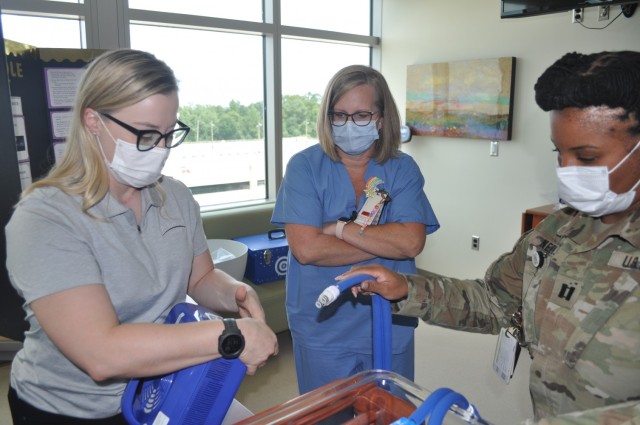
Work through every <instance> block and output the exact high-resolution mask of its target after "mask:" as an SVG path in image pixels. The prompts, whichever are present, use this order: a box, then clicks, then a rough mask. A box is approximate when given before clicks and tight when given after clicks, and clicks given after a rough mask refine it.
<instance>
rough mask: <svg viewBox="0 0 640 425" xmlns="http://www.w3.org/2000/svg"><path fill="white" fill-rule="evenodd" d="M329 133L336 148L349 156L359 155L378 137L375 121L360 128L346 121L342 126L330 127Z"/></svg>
mask: <svg viewBox="0 0 640 425" xmlns="http://www.w3.org/2000/svg"><path fill="white" fill-rule="evenodd" d="M331 133H332V135H333V141H334V143H335V144H336V146H338V147H339V148H340V149H342V150H343V151H344V152H345V153H346V154H349V155H359V154H361V153H362V152H364V151H366V150H367V149H369V147H370V146H371V145H373V143H374V142H375V141H376V140H378V138H379V137H380V135H379V134H378V128H377V126H376V122H375V121H371V122H370V123H369V124H367V125H365V126H362V127H360V126H357V125H356V124H355V123H353V122H351V121H347V123H346V124H345V125H343V126H340V127H335V126H334V127H332V131H331Z"/></svg>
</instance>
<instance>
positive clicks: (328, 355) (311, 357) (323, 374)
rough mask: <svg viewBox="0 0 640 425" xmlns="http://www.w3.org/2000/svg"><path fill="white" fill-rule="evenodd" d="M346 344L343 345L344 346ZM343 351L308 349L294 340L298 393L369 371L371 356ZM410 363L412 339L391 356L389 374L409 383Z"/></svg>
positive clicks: (412, 352) (371, 367)
mask: <svg viewBox="0 0 640 425" xmlns="http://www.w3.org/2000/svg"><path fill="white" fill-rule="evenodd" d="M347 344H348V343H345V345H347ZM347 350H348V347H343V348H341V349H340V350H339V351H328V350H327V351H325V350H317V349H312V348H308V347H304V346H302V345H300V344H297V343H296V339H295V338H294V339H293V356H294V360H295V362H296V373H297V375H298V391H300V394H304V393H307V392H309V391H312V390H315V389H316V388H319V387H321V386H323V385H325V384H328V383H330V382H333V381H335V380H337V379H340V378H345V377H347V376H351V375H354V374H356V373H358V372H361V371H363V370H371V369H373V355H372V354H362V353H354V352H349V351H347ZM414 361H415V358H414V340H413V338H412V339H411V343H410V344H409V346H408V347H407V351H405V352H404V353H400V354H393V355H392V359H391V367H392V371H393V372H396V373H397V374H399V375H402V376H404V377H405V378H407V379H409V380H410V381H413V379H414Z"/></svg>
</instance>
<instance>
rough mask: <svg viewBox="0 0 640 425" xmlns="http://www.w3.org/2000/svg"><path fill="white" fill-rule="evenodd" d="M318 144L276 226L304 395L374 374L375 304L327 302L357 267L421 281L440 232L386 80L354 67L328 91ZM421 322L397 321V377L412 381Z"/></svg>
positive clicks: (295, 170) (302, 163) (295, 176)
mask: <svg viewBox="0 0 640 425" xmlns="http://www.w3.org/2000/svg"><path fill="white" fill-rule="evenodd" d="M317 125H318V138H319V143H318V144H317V145H314V146H311V147H309V148H307V149H305V150H303V151H301V152H299V153H297V154H296V155H295V156H293V157H292V158H291V160H290V161H289V163H288V165H287V170H286V174H285V176H284V181H283V183H282V187H281V188H280V191H279V193H278V199H277V202H276V206H275V209H274V213H273V217H272V223H273V224H276V225H279V226H284V228H285V231H286V235H287V239H288V242H289V269H288V272H287V302H286V306H287V316H288V320H289V327H290V329H291V333H292V337H293V347H294V357H295V362H296V371H297V375H298V388H299V390H300V393H305V392H308V391H311V390H313V389H315V388H318V387H320V386H322V385H324V384H327V383H329V382H332V381H334V380H336V379H339V378H343V377H346V376H350V375H352V374H354V373H357V372H359V371H361V370H367V369H372V368H373V358H372V352H373V345H372V325H371V300H370V298H369V297H362V296H361V297H358V298H356V299H353V298H352V297H351V296H350V294H348V295H344V294H343V295H342V296H341V297H339V298H338V300H336V301H335V302H334V303H332V304H331V305H330V306H328V307H325V308H323V309H320V310H319V309H317V308H316V307H315V301H316V300H317V298H318V296H319V295H320V293H321V292H322V291H323V290H324V289H325V288H326V287H327V286H329V285H331V284H333V283H334V278H335V277H336V276H338V275H340V274H342V273H344V272H346V271H348V270H349V269H350V268H351V267H352V266H354V265H363V264H370V263H377V264H382V265H384V266H386V267H388V268H390V269H392V270H395V271H398V272H404V273H415V272H416V266H415V261H414V258H415V257H416V256H417V255H418V254H419V253H420V252H421V251H422V249H423V248H424V245H425V241H426V235H427V234H428V233H433V232H434V231H436V230H437V229H438V227H439V224H438V220H437V218H436V216H435V214H434V212H433V210H432V208H431V205H430V204H429V201H428V199H427V196H426V195H425V193H424V185H425V181H424V177H423V176H422V173H421V172H420V169H419V168H418V165H417V164H416V163H415V161H414V160H413V158H411V157H410V156H409V155H407V154H405V153H403V152H401V151H400V143H401V142H400V114H399V112H398V109H397V107H396V104H395V101H394V100H393V96H392V95H391V92H390V90H389V87H388V85H387V83H386V81H385V79H384V77H383V76H382V75H381V74H380V73H379V72H378V71H376V70H374V69H372V68H370V67H367V66H361V65H352V66H348V67H346V68H344V69H342V70H340V71H339V72H338V73H337V74H336V75H335V76H334V77H333V78H332V79H331V81H330V82H329V84H328V86H327V88H326V90H325V93H324V97H323V100H322V104H321V105H320V112H319V116H318V123H317ZM416 325H417V321H416V319H415V318H406V317H404V318H401V317H394V320H393V329H392V334H393V347H392V349H393V351H392V352H393V359H392V369H393V371H395V372H398V373H400V374H402V375H404V376H405V377H407V378H408V379H413V369H414V339H413V333H414V328H415V327H416Z"/></svg>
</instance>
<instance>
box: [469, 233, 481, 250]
mask: <svg viewBox="0 0 640 425" xmlns="http://www.w3.org/2000/svg"><path fill="white" fill-rule="evenodd" d="M471 249H473V250H474V251H480V236H475V235H474V236H471Z"/></svg>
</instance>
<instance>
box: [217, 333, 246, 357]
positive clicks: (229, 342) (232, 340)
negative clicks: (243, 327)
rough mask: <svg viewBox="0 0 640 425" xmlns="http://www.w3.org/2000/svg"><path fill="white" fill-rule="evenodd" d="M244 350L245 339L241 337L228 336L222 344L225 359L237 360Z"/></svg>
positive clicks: (221, 348)
mask: <svg viewBox="0 0 640 425" xmlns="http://www.w3.org/2000/svg"><path fill="white" fill-rule="evenodd" d="M243 348H244V338H242V336H241V335H226V336H225V337H224V338H223V339H222V342H221V344H220V350H221V353H220V354H222V355H223V357H225V358H236V357H238V356H239V355H240V353H241V352H242V349H243Z"/></svg>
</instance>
